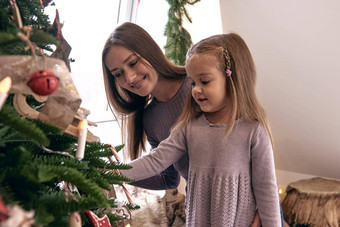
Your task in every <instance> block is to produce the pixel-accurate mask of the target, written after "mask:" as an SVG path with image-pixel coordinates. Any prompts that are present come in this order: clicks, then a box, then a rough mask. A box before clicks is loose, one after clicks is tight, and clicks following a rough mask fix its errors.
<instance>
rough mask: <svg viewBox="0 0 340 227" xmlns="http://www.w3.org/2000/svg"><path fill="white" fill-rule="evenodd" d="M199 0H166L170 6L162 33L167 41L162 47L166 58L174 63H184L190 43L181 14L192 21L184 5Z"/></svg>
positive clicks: (192, 3)
mask: <svg viewBox="0 0 340 227" xmlns="http://www.w3.org/2000/svg"><path fill="white" fill-rule="evenodd" d="M199 1H200V0H192V1H190V0H167V2H168V3H169V5H170V8H169V11H168V22H167V24H166V25H165V31H164V35H165V36H166V37H167V43H166V45H165V46H164V49H165V53H166V56H167V58H168V59H170V60H172V61H173V62H174V63H175V64H178V65H184V64H185V57H186V53H187V51H188V49H189V47H190V46H191V44H192V41H191V36H190V33H189V32H188V31H187V30H186V29H185V28H184V27H183V16H185V17H186V18H187V19H188V21H189V22H190V23H192V20H191V18H190V16H189V14H188V12H187V10H186V8H185V5H186V4H189V5H194V4H195V3H197V2H199Z"/></svg>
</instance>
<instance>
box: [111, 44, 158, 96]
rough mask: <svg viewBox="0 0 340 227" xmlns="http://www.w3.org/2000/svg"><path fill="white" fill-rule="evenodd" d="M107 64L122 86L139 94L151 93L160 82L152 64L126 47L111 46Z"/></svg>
mask: <svg viewBox="0 0 340 227" xmlns="http://www.w3.org/2000/svg"><path fill="white" fill-rule="evenodd" d="M105 64H106V66H107V67H108V69H109V70H110V72H111V74H112V76H113V77H115V81H116V83H117V84H118V85H119V86H120V87H122V88H124V89H126V90H128V91H130V92H133V93H135V94H137V95H139V96H147V95H149V94H151V92H152V91H153V89H154V88H155V86H156V84H157V82H158V74H157V72H156V70H155V69H154V68H153V67H152V66H151V64H150V63H149V62H147V61H146V60H145V59H143V60H142V58H141V57H140V56H138V55H136V54H134V53H133V52H132V51H130V50H129V49H127V48H125V47H122V46H113V47H111V49H110V50H109V51H108V53H107V55H106V59H105Z"/></svg>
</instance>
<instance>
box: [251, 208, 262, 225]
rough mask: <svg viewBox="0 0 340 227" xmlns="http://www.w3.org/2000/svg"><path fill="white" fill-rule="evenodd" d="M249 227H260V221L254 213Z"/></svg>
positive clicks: (258, 216) (257, 214)
mask: <svg viewBox="0 0 340 227" xmlns="http://www.w3.org/2000/svg"><path fill="white" fill-rule="evenodd" d="M250 227H261V219H260V215H259V213H258V212H256V215H255V218H254V221H253V224H251V226H250Z"/></svg>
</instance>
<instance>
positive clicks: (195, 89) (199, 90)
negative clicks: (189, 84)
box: [192, 85, 202, 93]
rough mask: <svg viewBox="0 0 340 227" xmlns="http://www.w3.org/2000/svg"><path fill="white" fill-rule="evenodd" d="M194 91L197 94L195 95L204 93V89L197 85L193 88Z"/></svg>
mask: <svg viewBox="0 0 340 227" xmlns="http://www.w3.org/2000/svg"><path fill="white" fill-rule="evenodd" d="M192 91H193V92H195V93H201V92H202V88H201V87H200V86H197V85H196V86H195V87H193V89H192Z"/></svg>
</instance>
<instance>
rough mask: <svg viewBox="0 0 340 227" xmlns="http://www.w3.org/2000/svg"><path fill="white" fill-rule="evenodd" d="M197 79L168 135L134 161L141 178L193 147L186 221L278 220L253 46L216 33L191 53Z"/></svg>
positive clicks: (191, 74)
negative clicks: (258, 95) (257, 92)
mask: <svg viewBox="0 0 340 227" xmlns="http://www.w3.org/2000/svg"><path fill="white" fill-rule="evenodd" d="M186 69H187V75H188V78H189V80H190V81H191V85H192V95H191V96H189V99H188V102H187V103H186V106H185V108H184V112H183V113H182V115H181V116H180V118H179V121H178V123H177V124H176V126H175V127H174V128H173V130H172V132H171V134H170V136H169V137H168V138H167V139H166V140H164V141H163V142H161V143H160V144H159V146H158V147H157V148H155V149H154V150H153V152H152V153H151V154H150V155H148V156H144V157H142V158H139V159H136V160H134V161H133V162H131V163H130V164H131V165H132V167H133V168H132V169H131V170H126V171H122V174H124V175H125V176H127V177H129V178H132V179H135V180H141V179H144V178H147V177H150V176H153V175H154V174H156V173H158V172H160V171H162V170H164V169H166V168H167V167H168V166H170V165H171V164H172V163H174V162H176V161H177V160H178V159H180V158H181V157H182V156H183V155H186V154H189V172H188V182H187V204H186V205H187V207H186V208H187V220H186V225H187V226H195V227H196V226H204V227H205V226H250V225H251V224H252V221H253V219H254V216H255V213H256V210H258V213H259V215H260V219H261V222H262V225H263V226H264V227H266V226H269V227H275V226H281V218H280V206H279V197H278V194H277V186H276V177H275V167H274V158H273V150H272V138H271V133H270V130H269V126H268V123H267V120H266V117H265V112H264V110H263V108H262V107H261V105H260V104H259V102H258V100H257V98H256V95H255V81H256V73H255V67H254V63H253V59H252V56H251V54H250V51H249V49H248V47H247V45H246V44H245V42H244V41H243V39H242V38H241V37H240V36H238V35H237V34H224V35H216V36H212V37H210V38H207V39H204V40H202V41H200V42H199V43H197V44H196V45H194V46H193V47H192V48H191V49H190V50H189V51H188V54H187V62H186Z"/></svg>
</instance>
